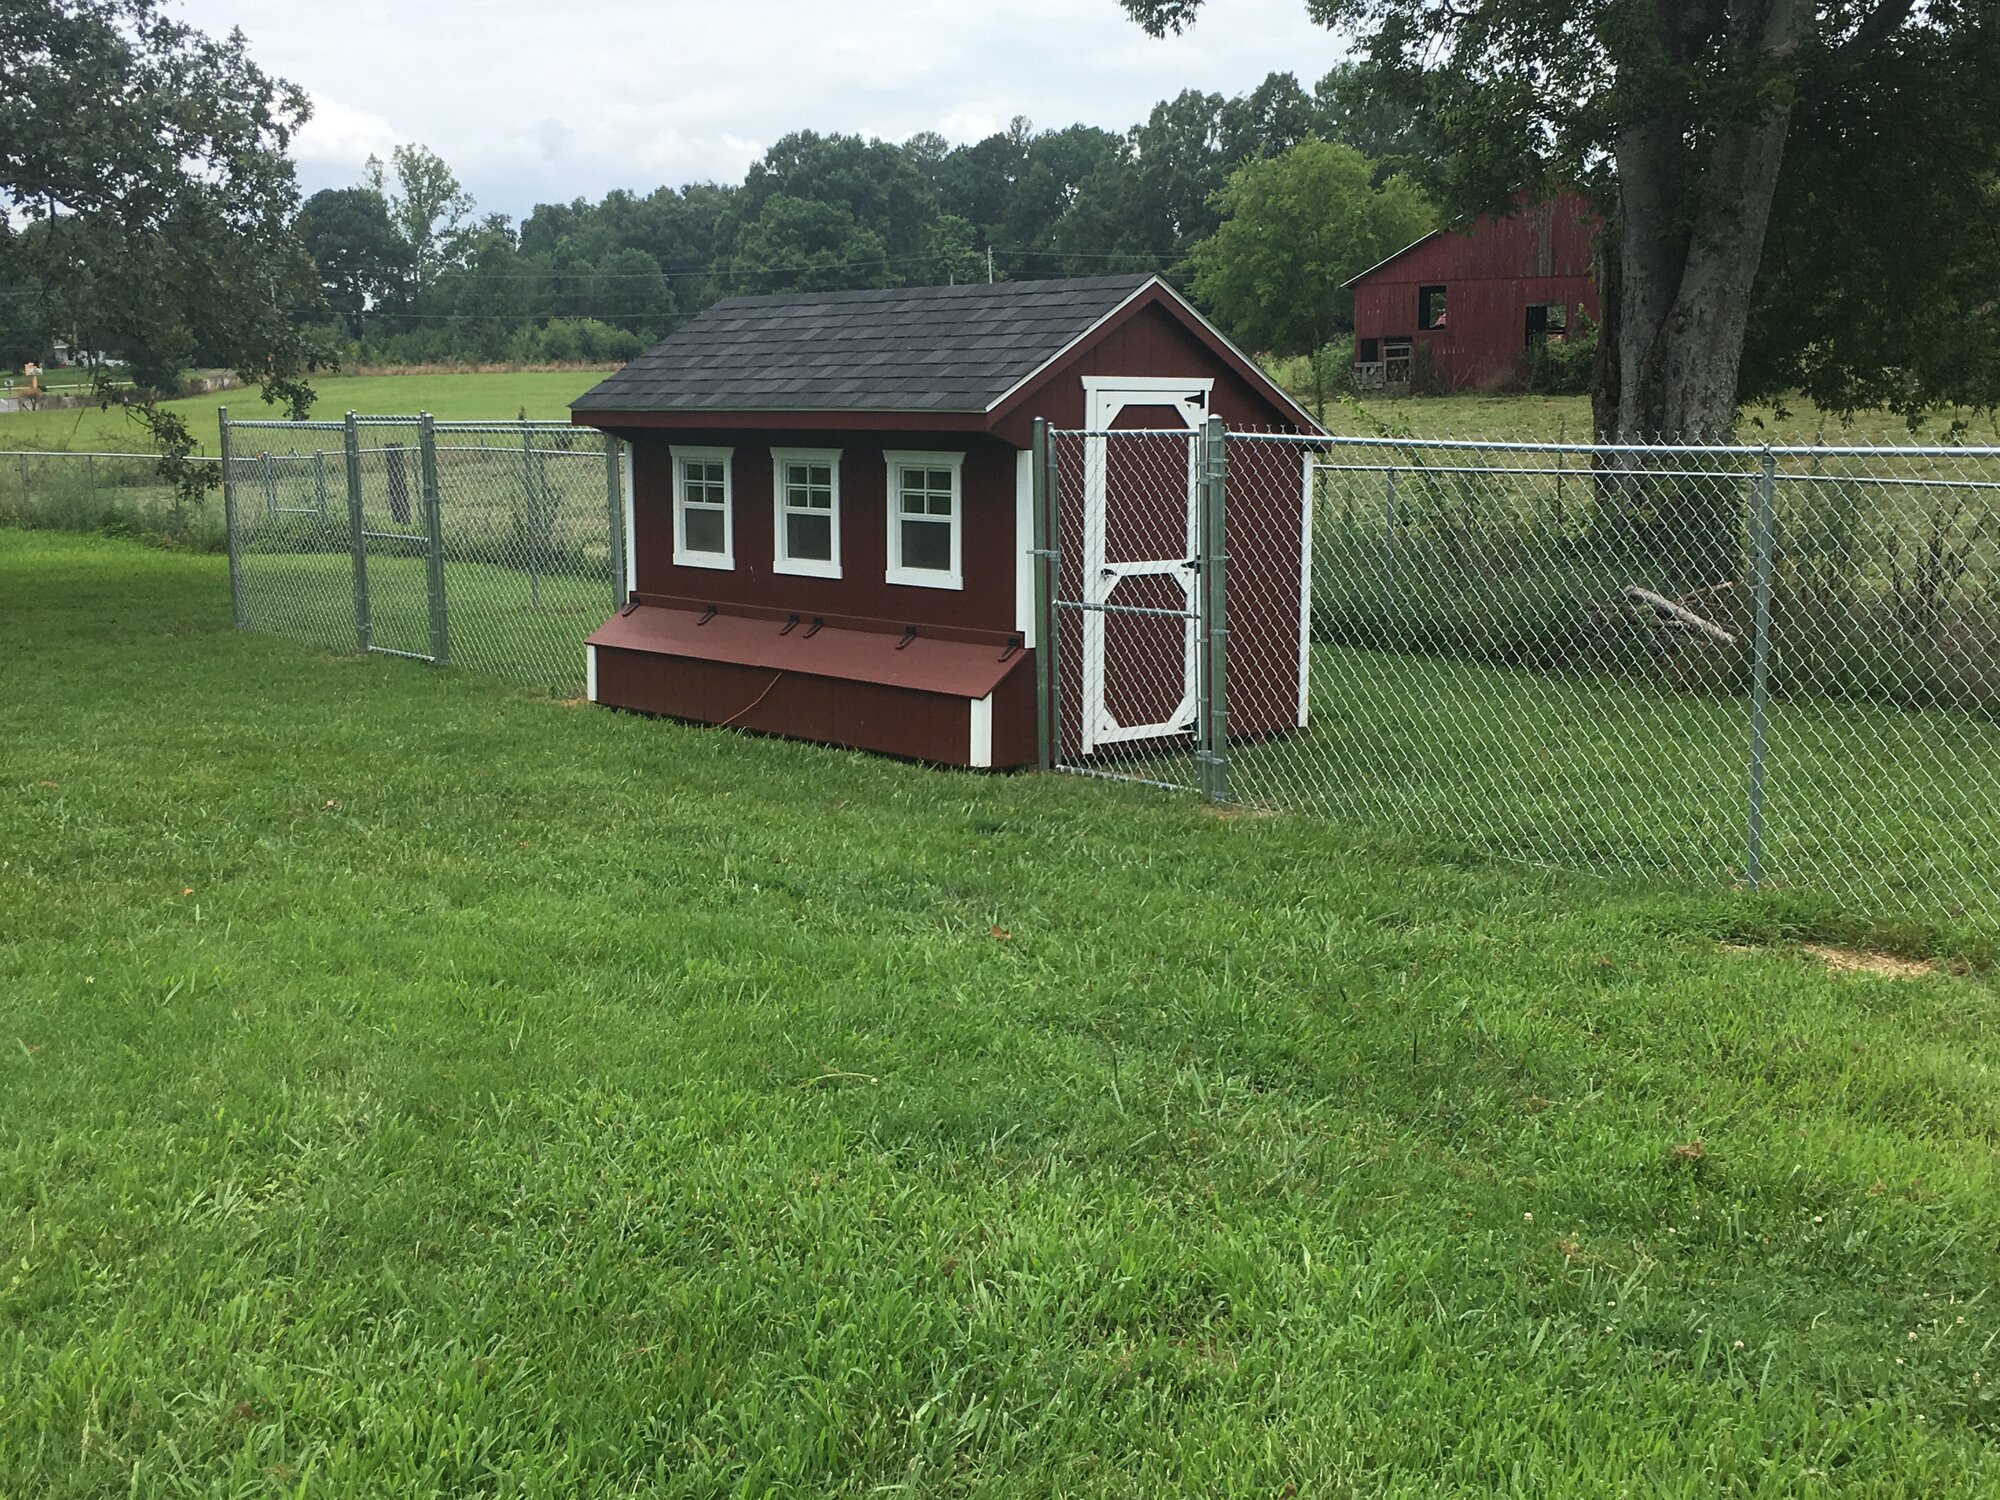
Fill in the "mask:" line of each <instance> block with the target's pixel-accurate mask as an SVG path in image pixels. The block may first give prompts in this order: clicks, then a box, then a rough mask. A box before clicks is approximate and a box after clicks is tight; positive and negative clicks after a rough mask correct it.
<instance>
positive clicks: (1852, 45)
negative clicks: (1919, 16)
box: [1833, 0, 1916, 63]
mask: <svg viewBox="0 0 2000 1500" xmlns="http://www.w3.org/2000/svg"><path fill="white" fill-rule="evenodd" d="M1915 9H1916V0H1880V3H1879V4H1877V5H1876V7H1875V8H1874V9H1873V10H1871V11H1870V12H1869V13H1868V16H1867V18H1866V19H1865V20H1863V21H1862V23H1861V24H1860V25H1859V26H1857V27H1856V28H1855V29H1854V35H1853V36H1851V37H1849V38H1848V39H1847V40H1846V41H1844V42H1842V43H1841V44H1840V46H1839V47H1838V48H1836V49H1835V50H1834V54H1833V55H1834V57H1835V58H1836V59H1837V60H1838V61H1840V62H1843V63H1851V62H1858V61H1859V60H1860V59H1861V58H1863V57H1865V56H1867V55H1868V54H1869V53H1870V52H1873V51H1874V50H1875V49H1876V48H1877V47H1879V46H1881V45H1882V43H1884V42H1886V41H1887V40H1888V39H1889V38H1890V37H1891V36H1892V35H1894V34H1895V31H1896V28H1897V27H1899V26H1901V25H1902V24H1903V23H1904V22H1905V21H1907V20H1908V19H1909V18H1910V12H1911V11H1913V10H1915Z"/></svg>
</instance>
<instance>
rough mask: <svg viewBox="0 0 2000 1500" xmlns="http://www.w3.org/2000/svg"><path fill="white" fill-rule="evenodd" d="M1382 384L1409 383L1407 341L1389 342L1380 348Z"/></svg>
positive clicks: (1408, 347) (1408, 348)
mask: <svg viewBox="0 0 2000 1500" xmlns="http://www.w3.org/2000/svg"><path fill="white" fill-rule="evenodd" d="M1382 383H1383V384H1384V385H1408V384H1409V383H1410V343H1409V340H1407V339H1403V340H1400V341H1397V340H1391V341H1390V342H1388V343H1385V344H1384V345H1383V346H1382Z"/></svg>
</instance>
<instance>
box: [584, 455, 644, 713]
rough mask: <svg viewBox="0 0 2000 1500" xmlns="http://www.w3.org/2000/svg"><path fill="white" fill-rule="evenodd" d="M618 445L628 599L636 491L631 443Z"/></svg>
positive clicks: (635, 577)
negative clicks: (622, 493) (621, 473)
mask: <svg viewBox="0 0 2000 1500" xmlns="http://www.w3.org/2000/svg"><path fill="white" fill-rule="evenodd" d="M618 446H619V447H620V448H621V449H623V450H624V451H623V452H621V453H620V454H619V458H620V460H621V461H622V465H623V468H624V476H623V479H622V480H621V483H622V485H623V488H624V505H625V597H626V598H628V599H629V598H631V597H632V596H633V595H634V594H636V593H638V592H639V527H638V524H637V523H636V522H635V521H634V520H633V505H634V496H635V495H636V494H637V493H638V491H637V489H636V487H635V485H634V483H633V479H632V445H631V444H630V443H627V442H622V441H621V442H620V443H619V444H618ZM590 660H591V665H592V667H593V668H594V667H595V666H596V663H597V657H596V655H595V648H593V654H592V656H591V658H590ZM590 696H591V701H592V702H595V701H596V700H597V694H595V693H592V694H591V695H590Z"/></svg>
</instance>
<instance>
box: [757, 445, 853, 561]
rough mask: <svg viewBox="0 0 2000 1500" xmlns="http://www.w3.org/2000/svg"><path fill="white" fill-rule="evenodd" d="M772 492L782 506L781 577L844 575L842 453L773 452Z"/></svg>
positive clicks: (779, 515) (779, 513)
mask: <svg viewBox="0 0 2000 1500" xmlns="http://www.w3.org/2000/svg"><path fill="white" fill-rule="evenodd" d="M771 470H772V473H771V479H772V484H771V490H772V494H773V496H774V497H775V498H776V501H777V516H776V525H775V535H776V546H775V549H774V556H773V558H772V562H771V566H772V570H773V571H774V572H778V573H799V574H805V575H807V576H808V577H814V578H838V577H839V576H840V454H839V453H838V452H837V451H834V450H827V451H824V452H819V451H812V452H809V451H806V450H802V449H798V448H773V449H772V450H771Z"/></svg>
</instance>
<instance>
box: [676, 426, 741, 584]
mask: <svg viewBox="0 0 2000 1500" xmlns="http://www.w3.org/2000/svg"><path fill="white" fill-rule="evenodd" d="M667 452H668V453H669V454H671V455H672V456H673V464H674V566H675V567H677V568H717V569H720V570H722V571H724V572H732V573H733V572H734V571H735V570H736V462H735V455H736V450H735V449H734V448H690V447H687V446H685V445H683V444H680V443H673V444H669V445H668V448H667ZM684 460H692V461H694V462H696V463H715V462H717V461H720V462H721V464H722V550H721V551H720V552H697V551H695V550H694V549H692V548H690V547H689V546H688V544H687V483H686V476H685V474H684V473H683V471H682V468H681V465H682V462H683V461H684Z"/></svg>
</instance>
